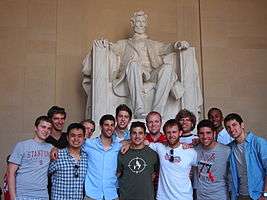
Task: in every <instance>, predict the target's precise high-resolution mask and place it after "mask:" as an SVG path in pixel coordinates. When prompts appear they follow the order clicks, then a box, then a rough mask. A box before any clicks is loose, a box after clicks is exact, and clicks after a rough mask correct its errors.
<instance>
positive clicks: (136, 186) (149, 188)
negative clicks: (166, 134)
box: [117, 121, 158, 200]
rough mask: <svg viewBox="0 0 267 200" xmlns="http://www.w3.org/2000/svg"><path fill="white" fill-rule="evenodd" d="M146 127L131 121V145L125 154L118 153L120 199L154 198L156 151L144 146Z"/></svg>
mask: <svg viewBox="0 0 267 200" xmlns="http://www.w3.org/2000/svg"><path fill="white" fill-rule="evenodd" d="M145 133H146V127H145V124H144V123H143V122H139V121H137V122H133V123H132V125H131V128H130V136H131V146H130V149H129V150H128V151H127V153H126V154H124V155H123V154H119V157H118V169H117V171H118V175H119V184H120V199H121V200H135V199H136V200H137V199H145V200H154V199H155V197H154V187H153V182H152V176H153V174H154V172H156V170H157V169H158V158H157V153H156V152H154V151H153V150H152V149H150V148H149V147H148V146H145V144H144V140H145V137H146V136H145Z"/></svg>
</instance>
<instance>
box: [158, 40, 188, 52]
mask: <svg viewBox="0 0 267 200" xmlns="http://www.w3.org/2000/svg"><path fill="white" fill-rule="evenodd" d="M189 46H190V44H189V43H188V42H187V41H177V42H174V43H167V44H166V43H162V42H157V44H156V48H158V49H159V54H160V55H167V54H170V53H172V52H174V51H176V50H179V51H182V50H186V49H187V48H189Z"/></svg>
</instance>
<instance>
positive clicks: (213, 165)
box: [195, 120, 230, 200]
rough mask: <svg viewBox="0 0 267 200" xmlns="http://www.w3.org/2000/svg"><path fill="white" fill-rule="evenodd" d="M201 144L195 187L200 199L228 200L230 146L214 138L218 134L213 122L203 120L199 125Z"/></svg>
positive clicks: (198, 151)
mask: <svg viewBox="0 0 267 200" xmlns="http://www.w3.org/2000/svg"><path fill="white" fill-rule="evenodd" d="M197 132H198V137H199V141H200V144H199V145H198V146H197V147H196V151H197V154H198V156H197V170H196V173H195V181H196V182H195V188H196V189H197V199H198V200H214V199H220V200H227V199H229V197H228V187H227V183H228V181H227V177H228V169H229V164H228V163H229V162H228V157H229V154H230V148H229V147H228V146H224V145H222V144H220V143H217V142H216V141H215V140H214V136H215V134H216V132H215V128H214V127H213V123H212V122H211V121H209V120H202V121H201V122H199V124H198V126H197Z"/></svg>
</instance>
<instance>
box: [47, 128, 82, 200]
mask: <svg viewBox="0 0 267 200" xmlns="http://www.w3.org/2000/svg"><path fill="white" fill-rule="evenodd" d="M84 139H85V127H84V126H83V125H82V124H80V123H72V124H70V125H69V127H68V129H67V140H68V143H69V144H68V147H67V148H64V149H61V150H58V158H57V159H56V160H54V161H52V162H51V163H50V166H49V173H50V174H52V189H51V200H63V199H64V200H82V199H83V196H84V193H83V191H84V188H83V187H84V180H85V175H86V170H87V156H86V154H85V153H84V152H83V151H81V146H82V145H83V143H84Z"/></svg>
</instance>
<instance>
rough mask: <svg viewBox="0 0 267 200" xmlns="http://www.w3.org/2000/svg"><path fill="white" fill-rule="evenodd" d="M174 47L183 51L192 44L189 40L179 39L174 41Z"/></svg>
mask: <svg viewBox="0 0 267 200" xmlns="http://www.w3.org/2000/svg"><path fill="white" fill-rule="evenodd" d="M173 47H174V49H177V50H179V51H182V50H186V49H188V48H189V47H190V44H189V42H187V41H177V42H175V43H174V45H173Z"/></svg>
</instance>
